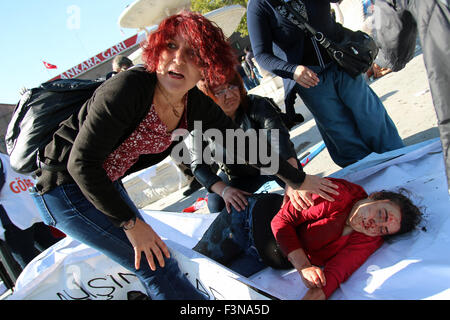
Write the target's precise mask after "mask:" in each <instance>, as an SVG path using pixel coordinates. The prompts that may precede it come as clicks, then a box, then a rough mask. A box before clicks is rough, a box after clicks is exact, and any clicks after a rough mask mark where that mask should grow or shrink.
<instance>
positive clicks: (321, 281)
mask: <svg viewBox="0 0 450 320" xmlns="http://www.w3.org/2000/svg"><path fill="white" fill-rule="evenodd" d="M299 273H300V276H301V278H302V281H303V283H304V284H305V286H306V287H307V288H309V289H311V288H322V287H324V286H325V285H326V284H327V281H326V279H325V274H324V273H323V271H322V269H320V268H319V267H317V266H310V267H306V268H303V269H302V270H300V272H299Z"/></svg>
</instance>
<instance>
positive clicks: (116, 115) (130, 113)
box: [32, 11, 303, 299]
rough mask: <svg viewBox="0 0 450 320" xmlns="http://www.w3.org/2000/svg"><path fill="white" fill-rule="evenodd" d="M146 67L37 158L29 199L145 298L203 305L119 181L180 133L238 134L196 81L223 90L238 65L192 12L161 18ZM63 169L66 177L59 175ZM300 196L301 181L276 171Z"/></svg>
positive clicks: (96, 98)
mask: <svg viewBox="0 0 450 320" xmlns="http://www.w3.org/2000/svg"><path fill="white" fill-rule="evenodd" d="M142 58H143V61H144V62H145V68H144V67H135V68H132V69H130V70H127V71H125V72H120V73H119V74H117V75H116V76H114V77H112V78H111V79H109V80H108V81H105V82H104V83H103V84H102V85H101V86H100V87H99V88H98V89H97V90H96V91H95V92H94V94H93V96H92V97H91V98H90V99H89V100H88V101H87V102H86V103H85V104H84V105H83V106H82V108H81V110H80V112H79V113H78V114H74V115H73V116H71V117H70V118H69V119H67V120H65V121H64V122H62V123H61V125H60V127H59V129H58V131H57V132H56V133H55V134H54V136H53V140H52V141H51V142H50V143H49V144H47V146H46V147H45V149H44V150H41V152H40V154H41V155H40V158H41V168H42V169H40V170H38V171H37V172H36V175H37V177H38V182H37V184H36V190H35V192H34V193H33V194H32V195H33V197H34V200H35V202H36V204H37V206H38V208H39V209H40V214H41V216H42V218H43V220H44V222H46V223H47V224H49V225H54V226H56V227H57V228H58V229H60V230H62V231H63V232H64V233H66V234H67V235H69V236H71V237H72V238H74V239H77V240H79V241H81V242H83V243H85V244H87V245H89V246H91V247H93V248H95V249H97V250H99V251H100V252H102V253H104V254H105V255H106V256H108V257H109V258H111V259H113V260H114V261H116V262H117V263H119V264H120V265H122V266H123V267H125V268H126V269H128V270H130V271H132V272H134V273H135V274H136V276H137V277H138V278H139V279H140V281H141V282H142V284H143V286H144V288H145V289H146V293H147V294H148V295H149V296H150V298H151V299H202V298H204V296H203V295H202V294H201V293H200V292H199V291H197V290H196V289H195V288H194V286H192V284H191V283H190V282H189V281H188V280H187V278H186V277H185V275H184V274H182V273H181V271H180V269H179V268H178V265H177V263H176V260H174V259H173V258H171V257H170V253H169V250H168V248H167V246H166V244H165V243H164V242H163V241H162V240H161V238H160V237H159V236H158V234H156V232H155V231H154V230H153V229H152V227H151V226H150V225H148V224H147V223H146V222H145V221H144V219H143V217H142V216H141V215H140V213H139V210H138V209H137V208H136V206H135V205H134V204H133V202H132V201H131V200H130V198H129V196H128V194H127V193H126V190H125V189H124V188H123V186H122V185H121V183H120V179H121V178H122V177H124V176H126V175H127V174H130V173H132V172H135V171H137V170H140V169H143V168H147V167H149V166H152V165H154V164H157V163H158V162H160V161H162V160H163V159H165V158H166V157H167V156H168V155H169V154H171V151H172V149H173V148H174V146H175V145H176V144H177V143H176V142H174V141H173V135H172V134H173V133H174V131H175V130H176V129H185V130H184V131H186V129H187V130H189V131H191V130H193V129H194V122H195V121H200V122H201V124H202V126H203V128H204V129H205V130H206V129H209V128H218V129H219V130H221V132H222V133H224V131H225V129H226V128H234V126H233V122H232V121H231V119H229V118H228V117H226V115H225V114H224V113H223V112H222V110H220V108H219V107H218V106H217V105H215V104H214V103H213V101H212V100H211V99H209V98H208V97H206V96H205V95H204V94H203V93H201V92H200V91H199V90H198V89H197V88H196V87H195V84H196V83H197V82H198V81H199V80H200V79H207V80H208V81H210V82H212V83H220V82H222V81H224V79H225V78H226V76H227V70H228V68H229V66H230V65H234V63H235V62H234V61H235V60H234V59H235V58H234V54H233V49H232V48H231V46H230V45H229V44H228V43H227V41H226V40H225V37H224V35H223V32H222V31H221V29H220V28H218V27H216V26H214V25H213V24H212V23H211V22H210V21H209V20H208V19H206V18H205V17H203V16H202V15H200V14H197V13H193V12H186V11H184V12H182V13H180V14H177V15H173V16H170V17H168V18H166V19H164V20H163V21H162V22H161V23H160V24H159V27H158V29H157V30H156V31H155V32H153V33H151V34H150V35H149V36H148V39H147V41H146V43H145V44H144V45H143V54H142ZM61 165H64V166H65V168H66V170H65V171H57V170H56V168H57V167H60V166H61ZM280 167H283V170H282V171H283V173H282V174H281V175H282V177H283V179H284V180H285V181H286V182H287V183H289V184H291V185H292V186H294V187H296V188H298V187H299V186H300V184H301V182H302V181H303V180H302V178H303V177H302V176H301V175H300V174H298V173H297V172H298V171H297V170H295V169H294V168H293V167H292V166H290V165H289V164H287V163H286V164H285V163H280Z"/></svg>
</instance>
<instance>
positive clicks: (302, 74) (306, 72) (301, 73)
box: [294, 65, 320, 88]
mask: <svg viewBox="0 0 450 320" xmlns="http://www.w3.org/2000/svg"><path fill="white" fill-rule="evenodd" d="M294 80H295V82H297V83H298V84H299V85H301V86H302V87H304V88H311V87H315V86H317V85H318V84H319V81H320V80H319V77H318V76H317V74H316V73H315V72H314V71H312V70H311V69H309V68H308V67H305V66H302V65H299V66H297V68H295V71H294Z"/></svg>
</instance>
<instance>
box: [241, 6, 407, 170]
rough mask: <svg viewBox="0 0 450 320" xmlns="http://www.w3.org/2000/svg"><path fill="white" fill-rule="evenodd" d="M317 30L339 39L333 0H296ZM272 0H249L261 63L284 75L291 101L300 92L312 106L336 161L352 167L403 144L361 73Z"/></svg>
mask: <svg viewBox="0 0 450 320" xmlns="http://www.w3.org/2000/svg"><path fill="white" fill-rule="evenodd" d="M296 1H297V2H298V8H299V10H300V12H301V14H302V15H303V16H304V17H305V18H307V20H308V21H309V23H310V24H311V25H312V26H313V27H314V28H316V29H317V30H319V31H321V32H323V33H324V34H325V35H326V36H328V37H330V38H331V39H335V38H336V36H337V35H336V31H335V27H334V26H335V21H334V20H333V19H332V18H331V14H330V2H337V0H331V1H325V0H296ZM276 6H277V5H276V4H275V5H274V4H272V0H250V1H249V2H248V8H247V23H248V30H249V35H250V41H251V45H252V48H253V53H254V54H255V58H256V61H257V62H258V63H259V65H260V66H261V67H262V68H264V69H266V70H268V71H270V72H272V73H274V74H276V75H278V76H280V77H282V78H283V84H284V90H285V100H286V102H287V106H289V105H292V101H294V100H295V95H296V94H299V95H300V97H301V98H302V100H303V102H304V103H305V105H306V106H307V107H308V109H309V110H310V111H311V113H312V114H313V116H314V119H315V121H316V123H317V127H318V129H319V131H320V133H321V135H322V138H323V140H324V142H325V144H326V146H327V149H328V151H329V153H330V156H331V158H332V159H333V161H334V162H335V163H336V164H338V165H339V166H341V167H345V166H348V165H350V164H352V163H354V162H356V161H358V160H360V159H362V158H364V157H365V156H367V155H369V154H370V153H371V152H377V153H383V152H386V151H390V150H394V149H397V148H401V147H403V142H402V139H401V138H400V136H399V134H398V132H397V129H396V127H395V125H394V123H393V121H392V120H391V118H390V117H389V115H388V114H387V112H386V110H385V108H384V106H383V104H382V102H381V100H380V99H379V97H378V96H377V95H376V94H375V92H373V91H372V89H371V88H370V87H369V86H368V85H367V83H366V82H365V81H364V78H363V77H362V76H358V77H356V78H352V77H351V76H349V75H348V74H347V73H345V72H344V71H342V70H341V69H339V68H338V66H337V64H335V63H334V62H332V61H331V58H330V57H329V56H328V54H327V53H326V52H325V50H324V49H323V48H322V47H321V46H320V45H318V43H316V41H315V40H312V39H310V38H309V37H307V36H306V35H305V33H304V32H303V31H302V30H300V29H299V28H298V27H297V26H295V25H294V24H292V23H291V22H290V21H288V20H287V19H285V18H284V17H283V16H281V15H280V14H279V13H278V11H277V9H276Z"/></svg>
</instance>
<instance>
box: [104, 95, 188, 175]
mask: <svg viewBox="0 0 450 320" xmlns="http://www.w3.org/2000/svg"><path fill="white" fill-rule="evenodd" d="M186 128H187V117H186V106H185V109H184V112H183V115H182V117H181V120H180V123H179V126H178V129H186ZM171 143H172V133H170V132H167V126H166V125H165V124H164V123H163V122H162V121H161V119H160V118H159V117H158V114H157V113H156V110H155V107H154V105H153V104H152V106H151V107H150V111H149V112H148V114H147V116H146V117H145V118H144V120H142V122H141V123H140V124H139V126H138V127H137V128H136V130H134V132H133V133H132V134H131V135H130V136H129V137H128V138H127V139H125V141H124V142H123V143H122V144H121V145H120V146H119V147H118V148H117V149H116V150H114V151H113V152H112V153H111V154H110V155H109V156H108V157H107V158H106V160H105V162H104V163H103V169H105V171H106V174H107V175H108V177H109V178H110V179H111V181H116V180H117V179H119V178H120V177H122V176H123V175H124V174H125V172H126V171H127V170H128V169H129V168H130V167H131V166H132V165H133V164H134V163H136V162H137V160H138V159H139V156H140V155H141V154H149V153H153V154H154V153H161V152H163V151H164V150H166V149H167V148H168V147H169V146H170V144H171Z"/></svg>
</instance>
